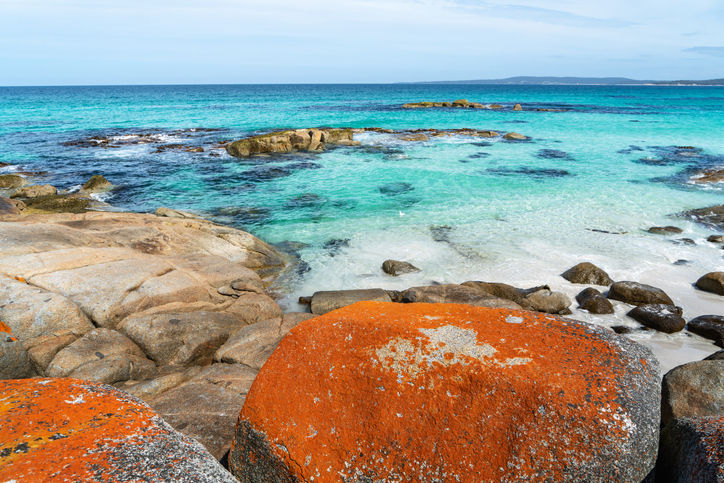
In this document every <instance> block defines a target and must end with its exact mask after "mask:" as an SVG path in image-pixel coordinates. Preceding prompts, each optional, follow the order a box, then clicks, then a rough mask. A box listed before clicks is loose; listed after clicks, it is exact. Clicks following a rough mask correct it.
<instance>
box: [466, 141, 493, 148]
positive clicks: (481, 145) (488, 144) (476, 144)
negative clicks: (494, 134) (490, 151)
mask: <svg viewBox="0 0 724 483" xmlns="http://www.w3.org/2000/svg"><path fill="white" fill-rule="evenodd" d="M470 144H471V145H473V146H479V147H481V148H487V147H490V146H492V145H493V143H489V142H488V141H478V142H474V143H470Z"/></svg>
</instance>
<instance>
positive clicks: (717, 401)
mask: <svg viewBox="0 0 724 483" xmlns="http://www.w3.org/2000/svg"><path fill="white" fill-rule="evenodd" d="M722 414H724V360H708V361H706V360H705V361H698V362H690V363H688V364H684V365H681V366H678V367H675V368H674V369H672V370H670V371H669V372H668V373H667V374H666V375H665V376H664V379H663V381H662V385H661V422H662V423H663V424H664V425H667V424H669V423H670V422H671V421H673V420H674V419H676V418H682V417H699V416H716V415H722Z"/></svg>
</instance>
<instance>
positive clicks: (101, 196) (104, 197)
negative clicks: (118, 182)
mask: <svg viewBox="0 0 724 483" xmlns="http://www.w3.org/2000/svg"><path fill="white" fill-rule="evenodd" d="M114 196H115V195H114V193H112V192H110V191H106V192H104V193H91V195H90V197H91V198H92V199H94V200H95V201H100V202H102V203H106V202H108V200H110V199H111V198H113V197H114Z"/></svg>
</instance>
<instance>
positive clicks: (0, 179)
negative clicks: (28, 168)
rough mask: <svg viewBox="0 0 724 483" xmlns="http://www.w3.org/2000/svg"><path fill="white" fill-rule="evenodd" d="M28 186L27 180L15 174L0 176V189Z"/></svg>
mask: <svg viewBox="0 0 724 483" xmlns="http://www.w3.org/2000/svg"><path fill="white" fill-rule="evenodd" d="M26 184H28V182H27V180H26V179H25V178H23V177H22V176H18V175H16V174H0V189H2V188H20V187H21V186H25V185H26Z"/></svg>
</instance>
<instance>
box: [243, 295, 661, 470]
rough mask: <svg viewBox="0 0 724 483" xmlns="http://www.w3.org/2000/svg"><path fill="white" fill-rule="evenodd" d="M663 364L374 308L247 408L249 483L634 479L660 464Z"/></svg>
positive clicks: (329, 337)
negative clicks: (660, 408) (656, 461)
mask: <svg viewBox="0 0 724 483" xmlns="http://www.w3.org/2000/svg"><path fill="white" fill-rule="evenodd" d="M659 397H660V392H659V373H658V363H657V361H656V359H655V358H654V356H653V355H652V354H651V353H650V352H649V351H648V349H646V348H644V347H642V346H640V345H638V344H636V343H633V342H631V341H629V340H627V339H626V338H624V337H619V336H617V335H615V334H613V333H612V332H609V331H607V330H605V329H602V328H599V327H596V326H593V325H588V324H583V323H579V322H575V321H571V320H566V319H561V318H558V317H554V316H551V315H544V314H536V313H534V312H525V311H510V310H505V309H486V308H479V307H471V306H465V305H430V304H409V305H403V304H390V303H374V302H361V303H358V304H355V305H353V306H350V307H346V308H343V309H340V310H338V311H336V312H333V313H330V314H327V315H324V316H322V317H319V318H317V319H316V320H315V322H314V323H308V324H303V325H301V326H299V327H297V328H296V329H295V330H293V331H291V332H290V333H289V334H288V335H287V337H286V338H285V339H284V340H283V341H282V342H281V344H280V345H279V347H278V349H277V350H276V351H275V352H274V354H273V355H272V356H271V358H270V359H269V361H267V363H266V364H265V365H264V367H263V368H262V370H261V371H260V373H259V375H258V376H257V378H256V380H255V381H254V385H253V386H252V388H251V390H250V391H249V394H248V396H247V398H246V402H245V404H244V408H243V410H242V412H241V415H240V418H239V422H238V424H237V427H236V436H235V438H234V444H233V447H232V450H231V453H230V457H229V463H230V469H231V471H232V473H233V474H234V475H235V476H236V477H237V478H239V480H240V481H242V482H244V483H246V482H270V481H275V482H282V481H283V482H292V481H312V478H314V481H315V482H319V483H324V482H338V481H350V482H352V481H355V482H363V481H364V482H382V481H419V482H440V481H460V482H483V481H486V482H487V481H495V482H499V481H510V482H513V481H541V482H543V481H555V482H568V481H570V482H574V481H575V482H581V481H585V482H587V483H598V482H607V483H611V482H619V481H621V482H624V481H625V482H630V483H639V482H640V481H641V480H643V479H644V477H645V476H646V475H647V474H648V473H649V471H650V470H651V468H652V467H653V464H654V460H655V458H656V453H657V446H658V436H659Z"/></svg>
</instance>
